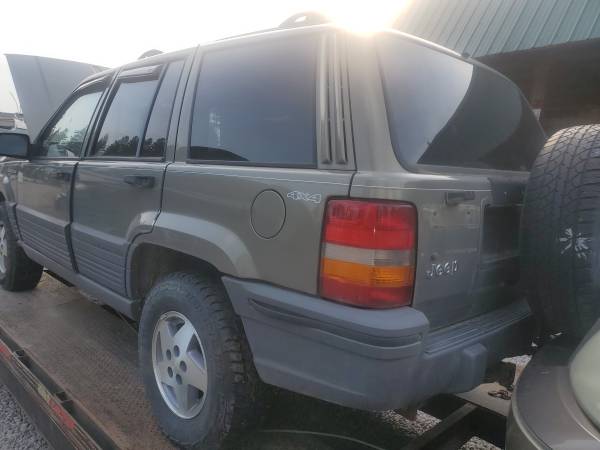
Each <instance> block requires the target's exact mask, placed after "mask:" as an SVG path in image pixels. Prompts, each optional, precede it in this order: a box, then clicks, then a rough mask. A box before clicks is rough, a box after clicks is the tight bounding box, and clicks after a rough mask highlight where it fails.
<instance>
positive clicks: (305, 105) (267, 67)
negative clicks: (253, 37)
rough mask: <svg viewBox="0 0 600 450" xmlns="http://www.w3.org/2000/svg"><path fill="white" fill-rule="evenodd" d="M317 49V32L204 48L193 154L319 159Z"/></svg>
mask: <svg viewBox="0 0 600 450" xmlns="http://www.w3.org/2000/svg"><path fill="white" fill-rule="evenodd" d="M316 54H317V40H316V37H310V38H306V37H303V38H302V39H286V40H281V41H271V42H267V43H260V44H253V45H244V46H240V47H235V48H228V49H223V50H215V51H211V52H208V53H207V54H205V55H204V56H203V58H202V67H201V69H200V76H199V78H198V84H197V87H196V99H195V104H194V116H193V122H192V135H191V142H190V144H191V146H190V158H191V159H197V160H204V161H230V162H245V163H251V164H252V163H254V164H259V165H260V164H282V165H314V163H315V159H316V141H315V121H316V119H315V95H316V89H315V84H316Z"/></svg>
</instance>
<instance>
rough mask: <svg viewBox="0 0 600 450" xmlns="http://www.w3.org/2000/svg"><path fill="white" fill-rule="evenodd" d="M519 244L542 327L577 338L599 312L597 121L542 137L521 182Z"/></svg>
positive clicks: (529, 291)
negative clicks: (527, 175)
mask: <svg viewBox="0 0 600 450" xmlns="http://www.w3.org/2000/svg"><path fill="white" fill-rule="evenodd" d="M521 244H522V247H521V248H522V262H523V279H524V282H525V285H526V289H527V295H528V298H529V301H530V304H531V306H532V309H533V310H534V313H537V317H538V318H539V319H541V323H542V325H543V331H544V332H545V333H558V332H562V333H565V334H568V335H570V336H572V337H574V338H581V337H582V336H583V335H584V334H585V333H586V332H587V331H588V330H589V329H590V328H591V326H592V325H593V324H594V322H595V321H596V320H597V319H598V317H600V271H599V269H600V125H587V126H579V127H573V128H567V129H564V130H561V131H558V132H557V133H555V134H554V135H553V136H552V137H551V138H550V139H548V142H547V143H546V145H545V146H544V149H543V150H542V152H541V153H540V155H539V156H538V158H537V159H536V161H535V163H534V166H533V169H532V171H531V176H530V180H529V184H528V186H527V192H526V195H525V202H524V206H523V217H522V236H521Z"/></svg>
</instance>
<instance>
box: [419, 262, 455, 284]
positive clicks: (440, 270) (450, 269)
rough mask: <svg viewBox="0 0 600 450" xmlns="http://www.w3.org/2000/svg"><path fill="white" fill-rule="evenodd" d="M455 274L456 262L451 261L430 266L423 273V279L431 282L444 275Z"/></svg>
mask: <svg viewBox="0 0 600 450" xmlns="http://www.w3.org/2000/svg"><path fill="white" fill-rule="evenodd" d="M456 272H458V261H457V260H456V259H453V260H452V261H448V262H445V263H440V264H431V267H430V268H429V269H428V270H426V271H425V278H426V279H428V280H431V279H432V278H437V277H443V276H445V275H454V274H455V273H456Z"/></svg>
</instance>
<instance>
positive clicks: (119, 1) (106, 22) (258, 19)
mask: <svg viewBox="0 0 600 450" xmlns="http://www.w3.org/2000/svg"><path fill="white" fill-rule="evenodd" d="M406 1H407V0H369V1H352V0H346V1H343V0H279V1H273V0H252V1H250V0H247V1H233V0H213V1H183V0H169V1H165V0H163V1H155V0H145V1H138V0H103V1H87V0H77V1H73V0H41V1H31V0H19V1H14V2H10V7H6V8H3V15H2V18H1V19H0V53H23V54H30V55H38V56H50V57H55V58H62V59H71V60H75V61H81V62H89V63H92V64H98V65H103V66H109V67H114V66H117V65H120V64H123V63H126V62H128V61H131V60H134V59H136V58H137V57H138V56H139V55H140V54H142V53H143V52H144V51H146V50H149V49H152V48H157V49H159V50H163V51H171V50H178V49H182V48H187V47H192V46H194V45H197V44H199V43H202V42H205V41H211V40H214V39H218V38H222V37H226V36H231V35H235V34H240V33H246V32H251V31H255V30H260V29H265V28H271V27H275V26H277V25H278V24H280V23H281V22H282V21H283V20H285V19H286V18H287V17H289V16H291V15H292V14H295V13H297V12H302V11H307V10H316V11H320V12H323V13H325V14H326V15H328V16H329V17H331V18H332V19H333V20H335V21H337V22H340V23H341V24H343V25H348V26H350V27H353V28H357V27H358V28H370V27H373V26H375V27H382V26H389V25H390V24H391V22H392V21H393V19H394V18H395V17H396V16H397V15H398V13H399V12H400V11H401V10H402V8H403V6H404V4H405V2H406ZM7 13H8V14H7Z"/></svg>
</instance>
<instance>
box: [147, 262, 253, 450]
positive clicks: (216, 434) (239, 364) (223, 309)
mask: <svg viewBox="0 0 600 450" xmlns="http://www.w3.org/2000/svg"><path fill="white" fill-rule="evenodd" d="M170 311H176V312H177V313H180V314H183V315H184V316H185V317H186V318H187V319H189V321H190V322H191V323H192V325H193V326H194V328H195V329H196V331H197V334H198V337H199V339H200V341H201V345H202V348H203V351H204V356H205V358H206V367H207V372H208V389H207V392H208V395H207V396H206V400H205V402H204V404H203V407H202V409H201V410H200V412H199V413H198V414H197V415H196V416H195V417H193V418H190V419H183V418H181V417H178V416H177V415H176V414H174V413H173V411H172V410H171V409H170V408H169V406H168V405H167V403H166V402H165V401H164V400H163V398H162V394H161V393H160V390H159V389H158V384H157V381H156V378H155V376H154V370H153V363H152V339H153V334H154V328H155V326H156V324H157V322H158V320H159V318H160V317H161V316H162V315H163V314H165V313H168V312H170ZM138 345H139V358H140V367H141V371H142V376H143V379H144V384H145V387H146V394H147V396H148V398H149V400H150V403H151V404H152V408H153V412H154V414H155V416H156V418H157V420H158V423H159V426H160V427H161V429H162V430H163V432H164V433H165V434H166V435H167V436H168V437H169V438H170V439H171V440H173V441H174V442H175V443H176V444H178V445H179V446H182V447H185V448H203V449H217V448H220V447H221V445H222V444H223V443H224V442H225V440H226V438H228V437H229V438H231V437H232V436H235V435H237V434H238V433H239V432H240V431H242V430H244V429H245V428H247V427H248V426H249V425H251V424H254V423H255V422H256V420H258V419H259V418H260V413H259V411H260V408H259V407H260V406H261V405H260V401H261V395H260V391H261V390H262V387H261V384H260V383H261V382H260V380H259V379H258V375H257V373H256V369H255V368H254V364H253V362H252V358H251V355H250V351H249V347H248V345H247V342H246V338H245V336H244V332H243V329H242V325H241V323H240V322H239V320H238V318H237V316H235V314H234V312H233V309H232V307H231V304H230V302H229V299H228V298H227V294H226V292H225V290H224V288H223V286H222V285H221V283H219V282H218V281H216V280H213V279H211V278H209V277H204V276H200V275H195V274H189V273H175V274H171V275H169V276H168V277H166V278H164V279H163V280H162V281H160V282H159V283H158V284H157V285H155V286H154V287H153V288H152V290H151V291H150V293H149V294H148V296H147V298H146V302H145V304H144V308H143V311H142V317H141V320H140V327H139V341H138Z"/></svg>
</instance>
